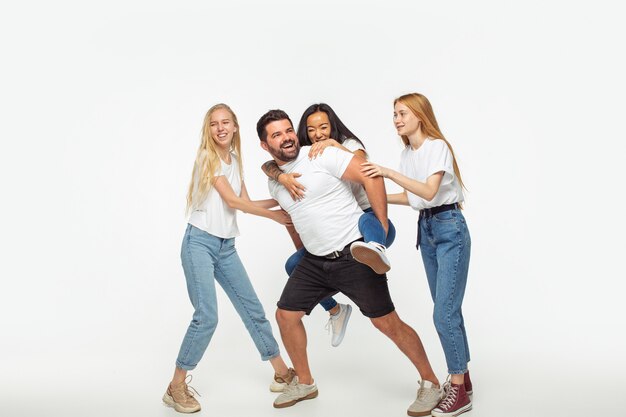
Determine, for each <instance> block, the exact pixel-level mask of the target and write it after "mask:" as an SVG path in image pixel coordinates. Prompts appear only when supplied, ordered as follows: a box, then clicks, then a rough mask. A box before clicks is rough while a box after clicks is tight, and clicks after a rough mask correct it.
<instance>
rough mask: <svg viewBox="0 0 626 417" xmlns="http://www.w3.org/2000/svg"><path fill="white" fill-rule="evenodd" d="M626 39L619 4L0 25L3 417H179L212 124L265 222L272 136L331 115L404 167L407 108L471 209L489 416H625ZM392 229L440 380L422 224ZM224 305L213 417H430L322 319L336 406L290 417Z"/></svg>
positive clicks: (51, 12) (404, 368)
mask: <svg viewBox="0 0 626 417" xmlns="http://www.w3.org/2000/svg"><path fill="white" fill-rule="evenodd" d="M622 16H623V14H621V13H620V12H619V10H618V2H608V1H597V2H593V3H591V2H579V1H573V2H565V1H561V2H559V1H555V2H539V1H526V2H509V1H478V2H460V1H458V2H453V1H443V2H436V3H435V2H426V1H385V2H383V1H378V2H367V1H359V2H356V1H353V2H341V1H335V2H331V1H326V0H321V1H317V2H309V3H304V2H294V1H274V0H272V1H264V2H255V1H231V2H215V3H213V2H197V1H188V2H179V3H175V2H164V1H152V2H147V1H127V2H119V1H109V2H100V3H91V2H77V1H74V2H72V1H59V2H41V1H39V2H37V1H32V2H20V3H15V4H13V5H7V4H4V3H3V5H2V6H1V8H0V35H1V36H0V39H1V40H0V45H1V52H0V53H1V56H2V61H3V64H2V65H1V66H0V74H1V76H0V90H1V93H0V106H1V115H2V117H1V119H2V122H1V124H0V138H1V140H2V152H1V153H0V155H1V156H0V170H1V171H0V174H1V175H0V181H1V183H0V185H1V188H2V195H3V203H2V216H1V217H0V226H1V230H2V234H1V236H2V238H1V240H0V242H1V243H0V244H1V246H0V249H1V256H2V262H0V277H1V279H2V292H1V293H0V294H1V295H0V328H1V329H2V343H1V344H0V371H1V372H2V378H0V416H3V417H13V416H55V417H56V416H83V415H89V416H147V415H150V416H174V415H175V412H174V411H173V410H171V409H167V408H164V407H162V406H161V405H160V397H161V395H162V393H163V391H164V389H165V387H166V385H167V383H168V381H169V378H170V377H171V373H172V371H173V363H174V359H175V357H176V354H177V352H178V347H179V345H180V342H181V340H182V336H183V334H184V331H185V329H186V325H187V324H188V321H189V320H190V318H191V313H192V309H191V305H190V303H189V301H188V299H187V294H186V289H185V284H184V276H183V273H182V268H181V267H180V259H179V250H180V242H181V239H182V235H183V232H184V228H185V218H184V204H185V193H186V188H187V185H188V181H189V176H190V173H191V168H192V164H193V158H194V155H195V151H196V148H197V146H198V143H199V132H200V127H201V123H202V118H203V116H204V113H205V112H206V110H207V109H208V108H209V107H210V106H211V105H212V104H215V103H217V102H226V103H228V104H230V105H231V106H232V108H233V109H234V110H235V112H237V114H238V117H239V120H240V123H241V130H242V138H243V141H244V145H243V152H244V155H243V156H244V167H245V174H246V183H247V186H248V189H249V190H250V192H251V195H252V197H253V198H266V197H267V187H266V181H265V177H264V176H263V175H262V174H261V173H260V171H259V167H260V165H261V163H262V162H263V161H265V160H267V159H268V154H267V153H265V152H264V151H262V150H261V148H260V147H259V145H258V138H257V136H256V133H255V125H256V121H257V120H258V118H259V116H260V115H261V114H263V113H264V112H265V111H267V110H269V109H270V108H282V109H284V110H286V111H287V112H288V113H289V114H290V115H291V116H292V119H293V120H294V122H295V123H297V121H298V120H299V117H300V114H301V113H302V111H303V110H304V109H305V108H306V107H307V106H308V105H310V104H312V103H314V102H320V101H323V102H327V103H329V104H330V105H331V106H333V107H334V109H335V110H336V111H337V113H338V114H339V116H340V117H341V118H342V120H343V121H344V122H345V123H346V124H347V125H348V126H349V127H350V129H351V130H353V131H354V132H355V133H356V134H357V135H359V136H360V137H361V138H362V139H363V141H364V142H365V144H366V146H367V148H368V151H369V153H370V155H371V156H372V159H373V160H374V161H376V162H378V163H380V164H382V165H387V166H390V167H397V165H398V161H399V154H400V151H401V144H400V140H399V138H398V137H397V136H396V134H395V130H394V128H393V124H392V101H393V99H394V97H396V96H398V95H400V94H403V93H407V92H412V91H418V92H421V93H424V94H425V95H426V96H427V97H429V98H430V99H431V102H432V103H433V106H434V109H435V113H436V114H437V117H438V119H439V124H440V126H441V127H442V129H443V131H444V134H446V136H447V137H448V139H449V140H450V141H451V143H452V144H453V146H454V148H455V151H456V153H457V155H458V157H459V163H460V166H461V170H462V173H463V175H464V179H465V182H466V184H467V186H468V188H469V192H468V194H467V200H466V201H467V203H466V211H465V215H466V218H467V219H468V224H469V226H470V230H471V233H472V239H473V251H472V262H471V268H470V282H469V285H468V290H467V294H466V299H465V300H466V301H465V304H464V315H465V317H466V322H467V328H468V332H469V337H470V345H471V349H472V357H473V361H472V363H471V369H472V374H473V379H474V380H475V382H474V383H475V390H476V394H475V402H474V404H475V405H474V411H472V412H471V413H470V414H468V416H470V415H474V416H480V417H491V416H500V415H505V414H506V415H509V416H541V415H553V416H554V415H559V416H561V415H562V416H565V415H568V416H572V415H584V414H586V413H591V412H593V413H594V414H596V415H599V414H601V412H602V411H611V412H613V415H618V414H622V413H624V411H623V410H621V409H619V408H617V409H616V408H614V407H618V406H617V405H613V403H616V401H615V400H616V399H617V398H619V397H622V395H619V394H618V393H619V391H618V388H617V387H618V386H619V385H618V382H620V379H619V377H620V376H621V375H622V374H623V373H624V372H625V371H626V363H625V360H624V356H623V354H624V351H626V340H625V339H626V338H625V336H624V331H623V322H624V320H623V319H624V313H623V311H622V308H621V304H622V303H621V301H622V299H623V291H624V289H625V287H624V285H623V282H622V281H623V280H624V278H626V277H625V275H624V273H623V272H622V269H621V268H619V267H620V266H621V260H622V259H620V258H621V257H623V249H624V243H623V236H624V232H625V228H624V221H623V220H622V209H623V207H624V203H625V201H624V196H623V183H624V175H623V171H622V170H621V168H622V165H621V160H620V156H621V155H620V151H622V150H623V146H619V145H621V144H622V142H623V140H624V139H625V137H624V130H623V129H622V126H621V125H618V120H623V112H624V110H625V109H624V107H625V106H624V97H625V93H626V89H625V83H624V78H623V74H625V73H626V68H625V65H624V52H623V39H624V38H625V36H626V30H625V29H624V26H623V19H622ZM620 39H621V41H620ZM387 185H388V190H389V191H390V192H395V191H397V190H398V188H397V187H396V186H395V185H394V184H392V183H388V184H387ZM389 213H390V214H389V216H390V218H391V219H392V220H393V221H394V223H395V224H396V227H397V228H398V238H397V240H396V243H395V244H394V245H393V247H392V248H391V249H390V251H389V256H390V259H391V261H392V263H393V268H392V270H391V272H390V273H389V283H390V287H391V291H392V296H393V297H394V301H395V303H396V307H397V309H398V312H399V314H400V316H401V317H403V318H404V320H405V321H407V322H408V323H409V324H410V325H412V326H413V327H415V328H416V330H417V331H418V332H419V333H420V335H421V336H422V338H423V341H424V344H425V346H426V348H427V351H428V353H429V355H430V358H431V361H432V363H433V366H434V368H435V369H436V371H437V372H438V375H439V377H440V378H442V379H443V378H445V371H446V368H445V361H444V358H443V354H442V351H441V348H440V345H439V341H438V338H437V336H436V333H435V331H434V328H433V325H432V320H431V311H432V303H431V300H430V297H429V295H428V290H427V284H426V279H425V275H424V271H423V267H422V264H421V258H420V255H419V254H418V253H417V252H416V251H415V248H414V241H415V234H416V233H415V231H416V218H417V216H416V213H415V212H413V211H412V210H410V209H409V208H406V207H390V211H389ZM320 215H323V213H320ZM239 226H240V229H241V231H242V236H241V237H240V238H238V240H237V246H238V250H239V254H240V256H241V258H242V259H243V262H244V264H245V265H246V268H247V270H248V272H249V275H250V276H251V279H252V281H253V283H254V285H255V287H256V289H257V291H258V294H259V297H260V298H261V300H262V301H263V303H264V306H265V308H266V311H267V314H268V317H269V318H270V320H271V321H272V323H273V326H274V328H275V330H276V333H275V334H276V336H277V337H278V331H277V330H278V329H277V327H276V325H275V321H274V319H273V312H274V308H275V307H274V306H275V302H276V300H277V299H278V297H279V294H280V292H281V290H282V286H283V285H284V281H285V279H286V277H285V273H284V271H283V263H284V261H285V259H286V258H287V256H288V255H289V254H290V253H291V251H292V244H291V242H290V241H289V238H288V236H287V233H286V232H284V230H282V228H281V227H280V226H279V225H277V224H274V223H272V222H270V221H269V220H266V219H261V218H256V217H252V216H249V215H245V214H241V215H240V216H239ZM340 298H341V299H344V298H342V297H341V296H340ZM219 304H220V324H219V326H218V330H217V332H216V334H215V337H214V338H213V341H212V343H211V345H210V347H209V349H208V351H207V353H206V355H205V358H204V359H203V361H202V362H201V363H200V365H199V367H198V368H197V370H195V371H194V376H195V378H194V383H193V385H194V386H195V387H196V388H197V389H198V391H200V393H201V394H203V396H202V397H201V398H200V401H201V402H202V405H203V411H202V412H201V415H211V416H243V415H255V416H296V415H298V416H322V415H330V414H332V413H334V414H337V415H346V416H352V415H359V416H364V417H365V416H394V415H397V416H402V415H405V410H406V407H407V406H408V405H409V404H410V403H411V402H412V401H413V399H414V395H415V389H416V387H417V379H418V376H417V373H416V372H415V370H414V369H413V367H412V366H411V364H410V363H409V362H408V360H407V359H406V358H404V356H403V355H402V354H400V352H399V351H397V349H396V348H395V346H393V345H392V343H391V342H389V341H388V340H386V339H385V338H384V337H383V336H382V335H380V334H378V333H377V331H376V330H375V329H374V328H373V327H372V326H371V325H370V324H369V322H368V320H366V319H365V318H364V317H362V316H360V315H359V314H355V315H353V318H352V321H351V323H350V327H349V329H348V333H347V336H346V339H345V341H344V343H343V344H342V345H341V346H340V347H339V348H331V347H330V341H329V337H328V336H327V335H326V333H325V331H324V324H325V321H326V316H325V314H324V313H323V312H322V311H317V310H316V311H314V313H313V314H312V315H311V317H309V318H307V319H306V322H305V325H306V326H307V329H308V334H309V357H310V361H311V366H312V369H313V372H314V376H315V377H316V379H317V382H318V385H319V387H320V397H319V398H318V399H316V400H314V401H308V402H305V403H302V404H298V405H296V406H295V407H293V408H291V409H287V410H274V409H273V408H272V406H271V402H272V401H273V399H274V396H273V395H271V394H270V393H269V392H267V384H268V383H269V381H270V377H271V369H270V366H269V364H266V363H262V362H261V361H260V360H259V358H258V354H257V352H256V350H255V349H254V346H253V344H252V343H251V342H250V340H249V338H248V335H247V333H246V332H245V329H244V327H243V325H242V324H241V322H240V320H239V318H238V317H237V316H236V313H235V312H234V309H233V308H232V306H231V305H230V303H229V302H228V300H227V299H226V297H225V296H224V294H223V292H221V290H220V295H219ZM611 398H613V400H611Z"/></svg>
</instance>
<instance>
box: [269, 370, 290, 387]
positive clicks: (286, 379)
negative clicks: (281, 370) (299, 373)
mask: <svg viewBox="0 0 626 417" xmlns="http://www.w3.org/2000/svg"><path fill="white" fill-rule="evenodd" d="M294 376H296V371H295V370H294V369H293V368H289V369H288V370H287V375H282V376H281V375H278V374H274V380H273V381H272V383H271V384H270V391H272V392H283V391H284V390H285V387H286V386H287V385H289V383H290V382H291V380H292V379H293V377H294Z"/></svg>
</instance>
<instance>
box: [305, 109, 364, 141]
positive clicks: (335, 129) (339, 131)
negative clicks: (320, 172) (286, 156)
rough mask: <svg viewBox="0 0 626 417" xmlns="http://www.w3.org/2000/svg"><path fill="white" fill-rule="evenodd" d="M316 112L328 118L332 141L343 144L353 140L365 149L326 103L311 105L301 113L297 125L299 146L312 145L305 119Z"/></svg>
mask: <svg viewBox="0 0 626 417" xmlns="http://www.w3.org/2000/svg"><path fill="white" fill-rule="evenodd" d="M318 111H321V112H324V113H326V115H327V116H328V120H329V121H330V137H331V138H332V139H335V140H336V141H337V142H339V143H343V141H344V140H346V139H354V140H356V141H357V142H359V143H360V144H361V145H362V146H363V148H365V145H363V142H361V139H359V138H357V137H356V135H355V134H354V133H352V132H351V131H350V129H348V128H347V127H346V125H344V124H343V122H342V121H341V119H339V116H337V113H335V111H334V110H333V109H332V107H330V106H329V105H328V104H326V103H318V104H312V105H310V106H309V107H308V108H307V109H306V110H305V111H304V113H302V117H301V118H300V123H298V142H300V146H309V145H312V144H313V143H312V142H311V140H310V139H309V135H308V133H307V131H306V119H308V117H309V116H310V115H312V114H313V113H317V112H318Z"/></svg>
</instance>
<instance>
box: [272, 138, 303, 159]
mask: <svg viewBox="0 0 626 417" xmlns="http://www.w3.org/2000/svg"><path fill="white" fill-rule="evenodd" d="M288 145H293V146H289V147H287V148H285V146H288ZM268 151H269V153H270V155H272V156H273V157H274V158H276V159H278V160H280V161H283V162H290V161H293V160H294V159H296V158H297V157H298V155H299V154H300V144H299V143H298V141H297V140H292V139H287V140H285V141H284V142H283V143H281V144H280V147H278V148H274V147H272V146H271V145H269V144H268Z"/></svg>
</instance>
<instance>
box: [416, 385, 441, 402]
mask: <svg viewBox="0 0 626 417" xmlns="http://www.w3.org/2000/svg"><path fill="white" fill-rule="evenodd" d="M436 395H437V393H436V392H435V391H434V390H432V389H428V388H424V387H422V386H420V389H418V390H417V399H418V400H426V399H427V398H429V397H434V396H436Z"/></svg>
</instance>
